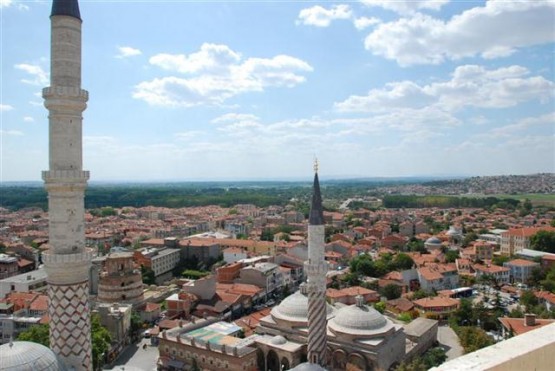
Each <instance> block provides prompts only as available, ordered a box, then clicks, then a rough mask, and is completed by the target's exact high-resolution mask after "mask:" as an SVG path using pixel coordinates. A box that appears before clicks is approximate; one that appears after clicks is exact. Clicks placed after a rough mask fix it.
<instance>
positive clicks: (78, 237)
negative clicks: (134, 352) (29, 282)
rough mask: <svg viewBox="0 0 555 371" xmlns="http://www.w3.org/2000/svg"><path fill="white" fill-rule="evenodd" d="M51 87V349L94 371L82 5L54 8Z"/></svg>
mask: <svg viewBox="0 0 555 371" xmlns="http://www.w3.org/2000/svg"><path fill="white" fill-rule="evenodd" d="M50 22H51V33H52V36H51V51H50V54H51V55H50V87H48V88H45V89H44V90H43V93H42V95H43V98H44V105H45V107H46V108H47V109H48V112H49V116H48V121H49V147H50V148H49V152H50V158H49V170H48V171H44V172H43V174H42V178H43V180H44V183H45V188H46V191H47V192H48V210H49V245H50V249H49V250H48V251H47V252H45V253H43V262H44V267H45V269H46V273H47V277H48V278H47V281H48V297H49V300H50V304H49V308H48V314H49V316H50V347H51V349H52V350H53V351H54V353H56V355H58V356H59V357H60V358H61V359H62V360H63V361H64V362H65V363H66V365H67V366H69V367H73V368H74V369H75V370H92V357H91V323H90V309H89V297H88V293H89V274H88V270H89V266H90V264H91V258H92V251H90V250H89V249H87V248H86V247H85V218H84V214H85V205H84V194H85V188H86V186H87V180H88V179H89V173H88V172H87V171H83V165H82V120H83V118H82V116H81V114H82V113H83V111H84V110H85V108H86V107H87V104H86V102H87V99H88V93H87V92H86V91H85V90H82V89H81V23H82V22H81V16H80V14H79V4H78V2H77V0H54V1H53V3H52V14H51V17H50Z"/></svg>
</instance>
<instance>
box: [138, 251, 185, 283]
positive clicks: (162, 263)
mask: <svg viewBox="0 0 555 371" xmlns="http://www.w3.org/2000/svg"><path fill="white" fill-rule="evenodd" d="M180 257H181V255H180V250H179V249H171V248H167V247H164V248H154V247H144V248H141V249H139V250H135V253H134V255H133V258H134V259H135V261H136V262H137V263H138V264H139V265H143V266H145V267H147V268H150V269H151V270H152V271H153V272H154V276H155V277H156V282H158V283H161V282H163V281H164V280H167V279H170V278H171V277H172V270H173V269H174V268H175V267H176V266H177V265H178V264H179V261H180Z"/></svg>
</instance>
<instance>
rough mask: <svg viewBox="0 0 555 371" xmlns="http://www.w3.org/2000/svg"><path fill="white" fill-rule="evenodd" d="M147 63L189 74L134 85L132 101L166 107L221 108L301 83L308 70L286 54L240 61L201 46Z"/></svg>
mask: <svg viewBox="0 0 555 371" xmlns="http://www.w3.org/2000/svg"><path fill="white" fill-rule="evenodd" d="M150 63H151V64H153V65H155V66H158V67H161V68H162V69H165V70H168V71H172V72H178V73H182V74H188V75H192V76H189V77H187V78H183V77H178V76H166V77H161V78H155V79H154V80H151V81H144V82H141V83H139V84H138V85H137V86H135V91H134V92H133V97H134V98H136V99H142V100H144V101H146V102H147V103H149V104H152V105H161V106H170V107H171V106H174V107H175V106H184V107H190V106H195V105H202V104H215V105H221V104H222V103H223V102H224V101H225V100H226V99H229V98H231V97H233V96H235V95H238V94H242V93H246V92H261V91H264V89H266V88H268V87H293V86H295V85H298V84H300V83H302V82H304V81H305V77H304V76H303V75H301V73H303V72H310V71H312V67H311V66H310V65H309V64H308V63H306V62H304V61H302V60H300V59H297V58H294V57H291V56H288V55H278V56H275V57H273V58H248V59H246V60H242V57H241V54H239V53H237V52H234V51H233V50H231V49H230V48H229V47H227V46H226V45H215V44H203V45H202V47H201V50H200V51H199V52H196V53H193V54H190V55H189V56H186V55H182V54H177V55H175V54H158V55H155V56H153V57H152V58H150Z"/></svg>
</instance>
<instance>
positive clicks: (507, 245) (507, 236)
mask: <svg viewBox="0 0 555 371" xmlns="http://www.w3.org/2000/svg"><path fill="white" fill-rule="evenodd" d="M539 231H551V232H555V228H554V227H540V228H538V227H530V228H511V229H509V230H508V231H505V232H502V233H501V254H503V255H507V256H510V255H514V254H515V253H516V252H518V251H521V250H522V249H529V248H530V239H531V237H532V236H533V235H535V234H536V233H538V232H539Z"/></svg>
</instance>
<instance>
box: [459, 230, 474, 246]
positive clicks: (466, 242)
mask: <svg viewBox="0 0 555 371" xmlns="http://www.w3.org/2000/svg"><path fill="white" fill-rule="evenodd" d="M477 239H478V234H476V233H475V232H469V233H467V234H466V235H465V236H464V238H463V240H462V246H463V247H467V246H468V245H470V243H471V242H473V241H476V240H477Z"/></svg>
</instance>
